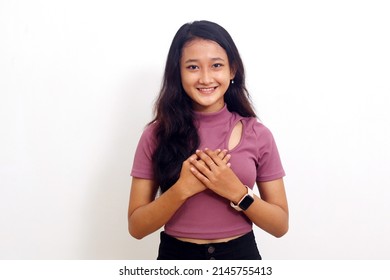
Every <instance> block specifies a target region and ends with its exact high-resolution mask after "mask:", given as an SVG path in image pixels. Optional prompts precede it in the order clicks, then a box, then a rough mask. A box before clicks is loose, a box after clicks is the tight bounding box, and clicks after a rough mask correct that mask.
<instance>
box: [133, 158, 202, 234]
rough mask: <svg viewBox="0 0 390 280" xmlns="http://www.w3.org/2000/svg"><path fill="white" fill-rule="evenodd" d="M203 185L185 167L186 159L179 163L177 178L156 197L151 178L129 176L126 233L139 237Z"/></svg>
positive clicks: (154, 226)
mask: <svg viewBox="0 0 390 280" xmlns="http://www.w3.org/2000/svg"><path fill="white" fill-rule="evenodd" d="M189 186H191V187H189ZM204 189H205V186H204V185H203V184H202V183H201V182H200V181H199V180H197V179H196V178H195V177H194V176H193V175H192V174H191V172H190V171H189V160H186V161H185V162H184V163H183V166H182V170H181V173H180V178H179V180H178V181H177V182H176V183H175V184H174V185H173V186H172V187H170V188H169V189H168V190H167V191H166V192H164V193H163V194H162V195H160V196H159V197H158V198H156V199H155V196H156V193H157V190H158V186H157V184H156V183H155V182H154V181H153V180H146V179H140V178H133V179H132V184H131V192H130V199H129V210H128V226H129V233H130V234H131V235H132V236H133V237H135V238H137V239H141V238H143V237H145V236H147V235H149V234H150V233H152V232H154V231H156V230H158V229H159V228H160V227H162V226H163V225H165V224H166V223H167V222H168V221H169V219H170V218H171V217H172V216H173V214H174V213H175V212H176V211H177V209H179V208H180V206H181V205H182V204H183V203H184V202H185V200H186V199H187V198H189V197H191V196H192V195H194V194H196V193H198V192H200V191H203V190H204Z"/></svg>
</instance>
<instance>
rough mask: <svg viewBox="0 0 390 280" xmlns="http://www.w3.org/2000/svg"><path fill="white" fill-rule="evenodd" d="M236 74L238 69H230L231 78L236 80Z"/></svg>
mask: <svg viewBox="0 0 390 280" xmlns="http://www.w3.org/2000/svg"><path fill="white" fill-rule="evenodd" d="M235 76H236V70H234V69H231V70H230V80H234V77H235Z"/></svg>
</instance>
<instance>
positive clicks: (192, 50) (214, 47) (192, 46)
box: [182, 39, 227, 59]
mask: <svg viewBox="0 0 390 280" xmlns="http://www.w3.org/2000/svg"><path fill="white" fill-rule="evenodd" d="M216 57H220V58H222V59H226V58H227V54H226V51H225V50H224V49H223V48H222V47H221V46H220V45H219V44H218V43H216V42H214V41H212V40H205V39H194V40H191V41H189V42H187V43H186V44H185V45H184V46H183V50H182V59H184V58H185V59H205V58H216Z"/></svg>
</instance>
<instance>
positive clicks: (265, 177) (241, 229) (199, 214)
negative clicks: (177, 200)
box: [131, 105, 285, 239]
mask: <svg viewBox="0 0 390 280" xmlns="http://www.w3.org/2000/svg"><path fill="white" fill-rule="evenodd" d="M239 121H241V122H242V124H243V131H242V136H241V140H240V142H239V143H238V145H237V146H236V147H234V148H233V149H231V150H230V151H229V154H231V159H230V161H229V162H230V163H231V168H232V170H233V171H234V173H235V174H236V175H237V177H238V178H239V179H240V180H241V182H242V183H243V184H244V185H247V186H249V187H250V188H252V189H253V186H254V185H255V182H256V181H258V182H264V181H271V180H276V179H279V178H282V177H283V176H285V172H284V170H283V166H282V163H281V160H280V157H279V153H278V149H277V147H276V144H275V141H274V138H273V136H272V133H271V132H270V130H269V129H268V128H266V127H265V126H264V125H263V124H261V123H260V122H258V121H257V119H256V118H252V117H250V118H246V117H242V116H240V115H238V114H237V113H232V112H229V111H228V109H227V107H226V105H225V107H224V108H223V109H222V110H220V111H219V112H216V113H199V112H195V123H196V126H197V128H198V134H199V137H200V146H199V149H204V148H209V149H212V150H215V149H218V148H219V149H227V148H228V142H229V138H230V135H231V133H232V130H233V128H234V126H235V125H236V124H237V123H238V122H239ZM154 128H155V125H154V124H151V125H149V126H148V127H147V128H146V129H145V130H144V132H143V134H142V136H141V138H140V141H139V143H138V147H137V150H136V152H135V157H134V163H133V167H132V171H131V175H132V176H133V177H137V178H143V179H150V180H153V178H154V176H153V168H152V155H153V151H154V149H155V147H156V142H155V136H154ZM164 230H165V232H166V233H167V234H169V235H172V236H175V237H186V238H197V239H219V238H226V237H231V236H236V235H241V234H245V233H247V232H249V231H251V230H252V222H251V221H250V220H249V219H248V218H247V217H246V216H245V214H244V213H243V212H239V211H236V210H235V209H233V208H232V207H231V206H230V201H228V200H227V199H226V198H223V197H221V196H219V195H217V194H215V193H213V192H212V191H210V190H205V191H203V192H201V193H198V194H196V195H194V196H192V197H190V198H188V199H187V200H186V202H185V203H184V204H183V205H182V206H181V207H180V208H179V209H178V210H177V211H176V213H175V214H174V215H173V216H172V218H171V219H170V220H169V221H168V222H167V224H166V225H165V228H164Z"/></svg>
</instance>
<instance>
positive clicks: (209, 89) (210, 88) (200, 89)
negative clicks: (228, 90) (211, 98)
mask: <svg viewBox="0 0 390 280" xmlns="http://www.w3.org/2000/svg"><path fill="white" fill-rule="evenodd" d="M216 89H217V87H208V88H198V91H199V92H200V93H203V94H210V93H213V92H214V91H215V90H216Z"/></svg>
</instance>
